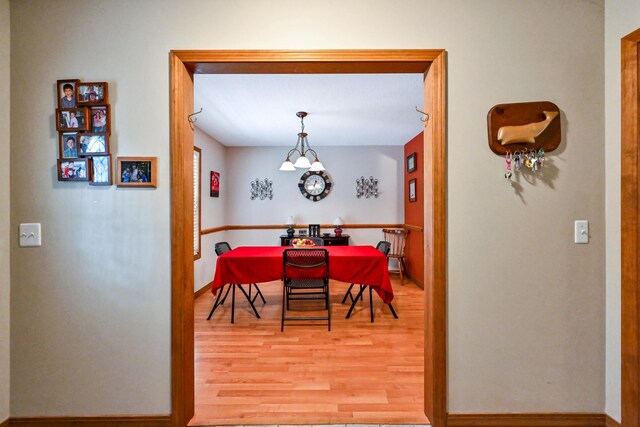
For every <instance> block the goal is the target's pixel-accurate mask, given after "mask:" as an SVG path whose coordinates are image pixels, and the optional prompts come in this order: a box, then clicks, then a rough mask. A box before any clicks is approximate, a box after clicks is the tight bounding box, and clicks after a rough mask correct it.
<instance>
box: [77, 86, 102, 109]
mask: <svg viewBox="0 0 640 427" xmlns="http://www.w3.org/2000/svg"><path fill="white" fill-rule="evenodd" d="M77 88H78V91H77V94H76V101H77V102H78V105H97V104H108V103H109V90H108V85H107V83H106V82H91V83H79V84H78V85H77Z"/></svg>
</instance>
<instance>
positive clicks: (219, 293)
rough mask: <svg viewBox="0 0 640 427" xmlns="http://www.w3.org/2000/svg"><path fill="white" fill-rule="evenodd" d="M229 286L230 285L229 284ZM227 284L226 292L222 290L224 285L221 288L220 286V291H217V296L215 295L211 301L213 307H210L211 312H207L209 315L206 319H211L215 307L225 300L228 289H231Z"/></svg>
mask: <svg viewBox="0 0 640 427" xmlns="http://www.w3.org/2000/svg"><path fill="white" fill-rule="evenodd" d="M229 286H231V285H229ZM229 286H227V292H226V293H225V292H224V286H223V287H222V288H220V292H218V296H217V297H216V301H215V302H214V303H213V307H211V312H210V313H209V317H207V320H210V319H211V316H212V315H213V312H214V311H216V308H218V306H220V305H222V304H224V302H225V300H226V299H227V295H229V290H230V289H231V288H230V287H229ZM222 294H224V297H223V296H222Z"/></svg>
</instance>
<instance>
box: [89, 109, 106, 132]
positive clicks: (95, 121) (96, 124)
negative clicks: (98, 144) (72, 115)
mask: <svg viewBox="0 0 640 427" xmlns="http://www.w3.org/2000/svg"><path fill="white" fill-rule="evenodd" d="M89 116H91V125H90V126H89V130H90V131H91V132H96V133H98V132H106V133H108V134H111V108H110V106H108V105H101V106H99V107H91V108H90V109H89Z"/></svg>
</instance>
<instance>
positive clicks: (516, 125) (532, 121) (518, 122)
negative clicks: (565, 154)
mask: <svg viewBox="0 0 640 427" xmlns="http://www.w3.org/2000/svg"><path fill="white" fill-rule="evenodd" d="M559 114H560V109H559V108H558V106H557V105H555V104H554V103H552V102H549V101H540V102H522V103H515V104H498V105H496V106H494V107H493V108H492V109H491V110H489V113H488V114H487V127H488V133H489V147H490V148H491V151H493V152H494V153H496V154H498V155H504V154H505V153H506V152H507V150H509V151H511V152H515V151H516V150H535V151H537V150H539V149H540V148H543V149H544V151H545V152H546V153H549V152H551V151H553V150H555V149H556V148H558V146H559V145H560V142H561V139H562V132H561V125H560V117H559Z"/></svg>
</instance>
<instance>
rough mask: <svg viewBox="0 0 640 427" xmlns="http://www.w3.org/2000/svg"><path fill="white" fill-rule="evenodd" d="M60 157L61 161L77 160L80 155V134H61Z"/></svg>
mask: <svg viewBox="0 0 640 427" xmlns="http://www.w3.org/2000/svg"><path fill="white" fill-rule="evenodd" d="M58 152H59V153H60V155H59V156H58V157H59V158H61V159H75V158H77V157H80V156H79V155H78V132H62V133H60V144H59V151H58Z"/></svg>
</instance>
